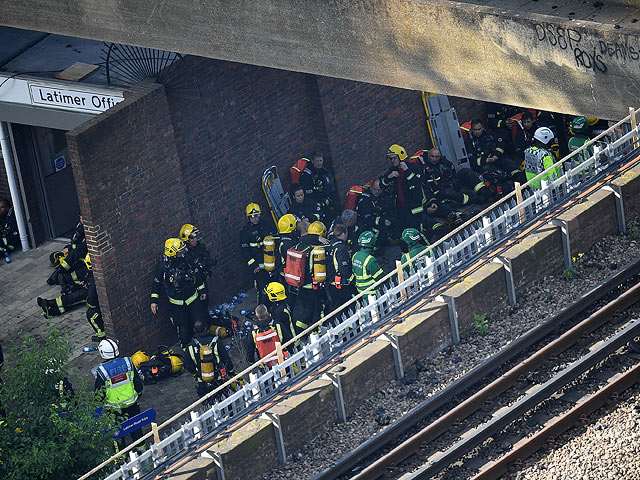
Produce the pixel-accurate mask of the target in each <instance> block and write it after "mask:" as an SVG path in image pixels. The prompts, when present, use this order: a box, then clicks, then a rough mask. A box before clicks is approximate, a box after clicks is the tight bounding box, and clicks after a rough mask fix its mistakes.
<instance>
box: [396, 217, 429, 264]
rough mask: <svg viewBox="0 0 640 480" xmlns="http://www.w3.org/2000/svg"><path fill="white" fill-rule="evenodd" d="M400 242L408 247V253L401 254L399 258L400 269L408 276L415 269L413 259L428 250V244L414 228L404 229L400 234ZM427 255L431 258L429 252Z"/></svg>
mask: <svg viewBox="0 0 640 480" xmlns="http://www.w3.org/2000/svg"><path fill="white" fill-rule="evenodd" d="M402 241H403V242H405V243H406V244H407V246H408V247H409V248H408V251H407V252H406V253H403V254H402V257H401V258H400V262H401V263H402V265H403V267H402V268H403V270H404V272H405V274H407V275H408V274H410V273H411V270H412V269H414V268H415V265H414V263H415V261H413V259H414V258H415V257H417V256H418V255H420V254H421V253H422V252H424V251H425V250H427V249H428V248H429V242H428V241H427V240H426V239H425V238H424V237H423V236H422V235H421V234H420V232H419V231H418V230H416V229H415V228H406V229H405V230H404V231H403V232H402ZM427 255H429V256H431V252H428V253H427ZM423 258H424V257H423Z"/></svg>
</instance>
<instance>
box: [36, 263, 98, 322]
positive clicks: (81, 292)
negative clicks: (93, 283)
mask: <svg viewBox="0 0 640 480" xmlns="http://www.w3.org/2000/svg"><path fill="white" fill-rule="evenodd" d="M67 258H68V257H67ZM90 269H91V260H90V259H89V254H88V253H87V254H85V256H84V258H82V259H80V260H78V261H76V262H75V263H74V264H73V268H71V269H70V272H69V273H63V274H60V275H58V282H62V288H61V294H60V296H59V297H56V298H54V299H51V300H48V299H46V298H41V297H38V298H37V300H36V301H37V303H38V306H39V307H40V308H42V314H43V315H44V316H45V317H55V316H57V315H62V314H63V313H65V312H66V311H67V310H69V309H70V308H71V307H73V306H74V305H79V304H81V303H83V302H84V301H86V299H87V295H88V286H89V282H88V280H89V279H88V277H89V273H90Z"/></svg>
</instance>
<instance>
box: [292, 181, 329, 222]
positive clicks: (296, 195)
mask: <svg viewBox="0 0 640 480" xmlns="http://www.w3.org/2000/svg"><path fill="white" fill-rule="evenodd" d="M291 195H292V197H293V201H292V202H291V205H290V206H289V213H291V214H293V215H294V216H295V217H296V218H297V219H298V220H302V219H304V218H306V219H307V220H309V222H315V221H316V220H319V221H322V220H324V215H325V214H324V210H323V209H322V206H321V205H320V204H319V203H318V202H316V201H315V200H312V199H311V197H308V196H307V195H306V194H305V190H304V187H303V186H302V185H300V184H299V183H295V184H293V185H292V186H291Z"/></svg>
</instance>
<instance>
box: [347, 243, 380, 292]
mask: <svg viewBox="0 0 640 480" xmlns="http://www.w3.org/2000/svg"><path fill="white" fill-rule="evenodd" d="M351 265H352V267H353V274H354V275H355V276H356V289H357V290H358V292H359V293H361V292H364V291H365V290H367V289H368V288H369V287H370V286H371V285H373V284H374V283H376V281H377V280H378V279H379V278H380V277H381V276H382V274H383V273H384V272H383V271H382V269H381V268H380V265H378V261H377V260H376V257H374V256H373V255H371V251H370V250H368V249H364V250H360V251H359V252H357V253H356V254H355V255H354V256H353V258H352V259H351ZM376 290H377V289H372V290H369V292H368V293H370V294H373V293H376Z"/></svg>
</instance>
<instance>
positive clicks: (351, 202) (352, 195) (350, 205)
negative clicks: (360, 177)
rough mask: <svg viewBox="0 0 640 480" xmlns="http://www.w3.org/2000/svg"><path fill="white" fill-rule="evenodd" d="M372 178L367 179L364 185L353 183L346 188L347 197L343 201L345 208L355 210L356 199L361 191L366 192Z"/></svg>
mask: <svg viewBox="0 0 640 480" xmlns="http://www.w3.org/2000/svg"><path fill="white" fill-rule="evenodd" d="M372 183H373V180H369V181H368V182H367V183H365V184H364V185H354V186H352V187H351V188H350V189H349V190H347V198H346V199H345V201H344V209H345V210H355V209H356V206H357V205H358V199H359V198H360V195H361V194H362V193H363V192H366V191H367V190H369V188H370V187H371V184H372Z"/></svg>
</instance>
